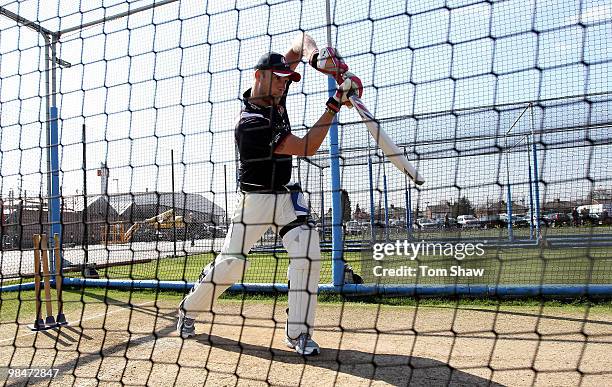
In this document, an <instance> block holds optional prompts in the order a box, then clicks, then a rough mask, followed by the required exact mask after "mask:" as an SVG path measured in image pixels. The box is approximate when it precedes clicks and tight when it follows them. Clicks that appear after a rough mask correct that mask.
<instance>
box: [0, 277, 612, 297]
mask: <svg viewBox="0 0 612 387" xmlns="http://www.w3.org/2000/svg"><path fill="white" fill-rule="evenodd" d="M63 284H64V286H76V287H82V286H87V287H101V288H108V289H132V290H133V289H160V290H161V289H164V290H177V291H182V292H186V291H189V289H191V288H192V287H193V285H194V283H191V282H185V281H159V280H114V279H91V278H76V277H74V278H73V277H66V278H64V279H63ZM32 289H34V282H28V283H21V284H14V285H6V286H2V287H0V291H1V292H3V293H4V292H11V291H20V290H21V291H24V290H32ZM229 290H230V291H232V292H256V293H287V284H286V283H276V284H273V283H257V284H255V283H238V284H234V285H232V286H231V287H230V289H229ZM319 293H335V294H347V295H348V294H350V295H357V294H359V295H385V296H413V297H414V296H423V297H437V296H467V297H517V296H522V297H567V298H575V297H609V296H610V295H612V284H564V283H559V284H544V285H510V284H508V285H487V284H449V285H426V284H412V285H381V284H379V285H375V284H367V285H363V284H360V285H356V284H347V285H344V286H342V287H338V286H334V285H333V284H321V285H319Z"/></svg>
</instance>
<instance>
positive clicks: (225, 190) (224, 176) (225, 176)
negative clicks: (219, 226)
mask: <svg viewBox="0 0 612 387" xmlns="http://www.w3.org/2000/svg"><path fill="white" fill-rule="evenodd" d="M223 182H224V183H225V189H224V190H223V194H224V195H225V226H226V227H227V226H228V224H229V222H228V216H229V215H228V214H229V212H228V208H227V165H226V164H223Z"/></svg>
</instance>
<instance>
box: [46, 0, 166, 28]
mask: <svg viewBox="0 0 612 387" xmlns="http://www.w3.org/2000/svg"><path fill="white" fill-rule="evenodd" d="M176 1H177V0H165V1H158V2H155V1H154V2H153V4H149V5H145V6H142V7H140V8H135V9H132V10H129V11H126V12H122V13H118V14H117V15H113V16H109V17H104V18H101V19H98V20H94V21H91V22H88V23H83V24H81V25H78V26H74V27H70V28H66V29H63V30H60V31H58V32H57V35H65V34H68V33H71V32H75V31H80V30H82V29H84V28H88V27H93V26H95V25H97V24H100V23H105V22H107V21H111V20H115V19H120V18H122V17H125V16H129V15H133V14H135V13H138V12H142V11H147V10H149V9H152V8H155V7H160V6H162V5H166V4H170V3H174V2H176Z"/></svg>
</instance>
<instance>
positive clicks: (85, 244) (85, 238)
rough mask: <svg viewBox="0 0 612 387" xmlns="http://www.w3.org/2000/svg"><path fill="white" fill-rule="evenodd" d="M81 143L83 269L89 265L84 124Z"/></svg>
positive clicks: (85, 135) (85, 136)
mask: <svg viewBox="0 0 612 387" xmlns="http://www.w3.org/2000/svg"><path fill="white" fill-rule="evenodd" d="M81 142H82V143H83V249H84V252H85V261H84V263H85V267H87V264H88V263H89V227H88V225H87V224H88V223H87V222H88V219H87V134H86V131H85V124H83V129H82V132H81Z"/></svg>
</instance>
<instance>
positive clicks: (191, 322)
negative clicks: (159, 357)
mask: <svg viewBox="0 0 612 387" xmlns="http://www.w3.org/2000/svg"><path fill="white" fill-rule="evenodd" d="M176 330H177V332H178V334H179V336H181V337H182V338H183V339H188V338H190V337H192V336H195V334H196V332H195V319H193V318H189V317H187V316H185V312H183V310H182V309H179V312H178V321H177V322H176Z"/></svg>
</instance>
